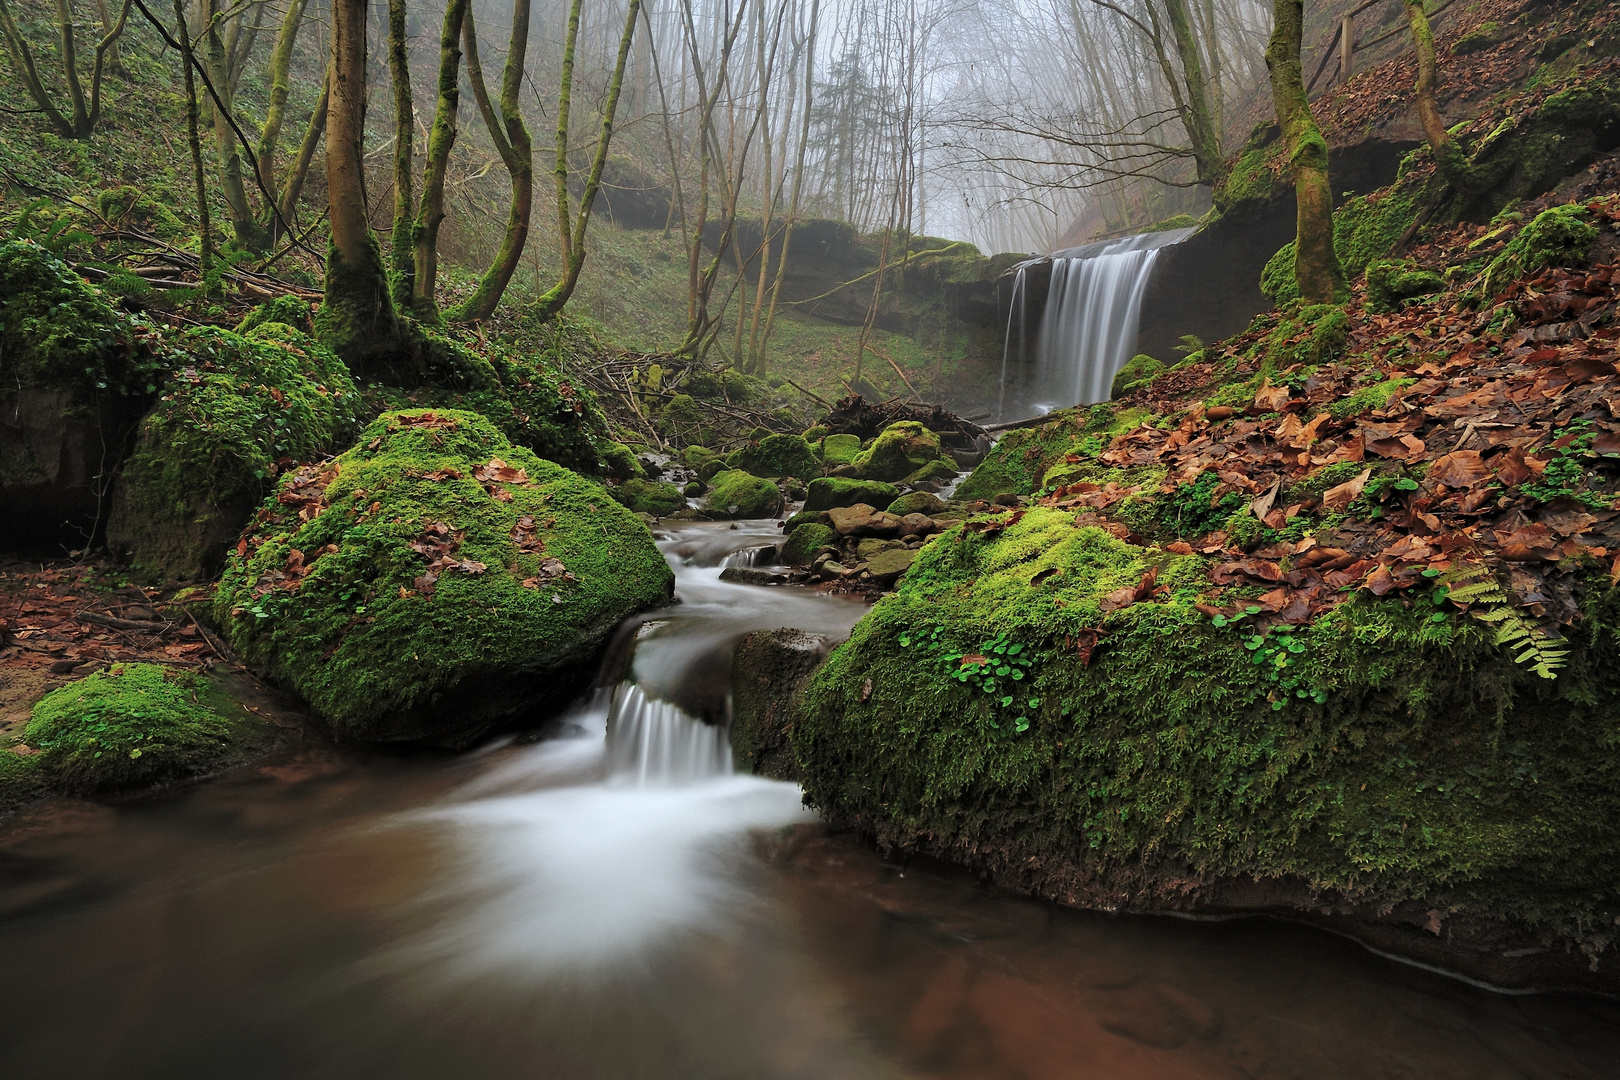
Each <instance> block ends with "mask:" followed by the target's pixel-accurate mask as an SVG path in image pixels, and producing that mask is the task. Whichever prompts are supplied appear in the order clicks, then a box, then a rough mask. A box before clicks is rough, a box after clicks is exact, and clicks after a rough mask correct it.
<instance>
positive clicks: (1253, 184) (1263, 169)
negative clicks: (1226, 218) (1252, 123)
mask: <svg viewBox="0 0 1620 1080" xmlns="http://www.w3.org/2000/svg"><path fill="white" fill-rule="evenodd" d="M1282 153H1283V148H1282V146H1281V144H1280V143H1278V142H1270V143H1267V144H1265V145H1262V146H1253V145H1251V146H1250V147H1249V148H1247V149H1245V150H1244V152H1243V153H1242V154H1241V155H1240V156H1239V157H1238V159H1237V161H1236V162H1235V163H1234V164H1233V165H1232V171H1231V172H1230V173H1228V174H1227V176H1226V181H1225V182H1224V183H1223V184H1222V185H1221V187H1220V189H1219V190H1218V191H1217V192H1216V193H1215V207H1216V209H1218V210H1219V211H1220V212H1221V213H1222V214H1229V213H1232V212H1234V211H1241V210H1244V209H1247V208H1249V207H1250V206H1252V205H1254V204H1256V203H1261V202H1264V201H1265V200H1267V199H1269V198H1271V195H1272V192H1273V190H1274V189H1275V188H1276V187H1277V185H1278V180H1277V171H1276V169H1275V168H1274V166H1276V165H1277V164H1278V161H1279V159H1280V158H1281V157H1282Z"/></svg>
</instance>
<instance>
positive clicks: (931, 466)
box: [900, 458, 958, 486]
mask: <svg viewBox="0 0 1620 1080" xmlns="http://www.w3.org/2000/svg"><path fill="white" fill-rule="evenodd" d="M957 472H958V469H957V467H956V462H954V461H952V460H950V459H949V458H935V459H934V460H933V461H930V462H929V463H928V464H926V465H924V466H923V467H922V468H920V469H918V470H917V471H916V472H913V473H909V474H907V475H906V476H905V477H904V478H902V480H901V481H900V482H901V483H903V484H912V485H918V484H934V485H936V486H937V485H939V484H942V483H944V482H945V481H947V480H950V479H953V478H954V477H955V476H956V474H957Z"/></svg>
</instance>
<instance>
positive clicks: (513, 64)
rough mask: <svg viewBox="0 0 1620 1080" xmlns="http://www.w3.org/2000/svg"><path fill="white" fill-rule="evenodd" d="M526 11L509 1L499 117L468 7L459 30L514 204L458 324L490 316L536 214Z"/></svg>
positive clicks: (567, 54)
mask: <svg viewBox="0 0 1620 1080" xmlns="http://www.w3.org/2000/svg"><path fill="white" fill-rule="evenodd" d="M579 6H580V0H574V4H573V7H572V9H571V11H570V14H569V17H568V25H569V27H570V28H571V29H570V31H569V42H570V44H569V45H568V46H567V47H566V48H565V50H564V54H563V71H564V73H565V74H564V79H565V80H566V79H567V78H568V77H569V75H570V74H571V73H572V71H573V55H572V53H573V45H572V42H573V37H574V35H575V34H576V33H577V32H578V26H579ZM530 7H531V2H530V0H512V36H511V37H510V38H509V39H508V40H507V46H506V64H505V66H504V67H503V68H502V69H501V101H500V112H499V114H497V113H496V111H495V106H494V104H493V103H491V101H490V98H489V89H488V88H487V87H486V86H485V84H484V69H483V65H482V64H480V63H479V61H478V29H477V26H476V24H475V23H474V20H473V14H472V11H471V9H470V7H469V10H468V12H467V15H466V20H465V22H464V23H463V27H462V37H463V38H465V40H466V47H467V81H468V82H470V83H472V90H473V97H474V98H475V99H477V101H478V111H479V112H480V113H481V114H482V115H483V117H484V126H485V127H487V128H488V129H489V138H490V141H491V142H493V143H494V144H495V151H496V153H498V154H500V156H501V161H502V162H503V163H504V164H505V165H506V171H507V173H508V174H509V175H510V176H511V177H512V204H511V209H510V210H509V211H508V213H507V215H506V232H505V234H504V235H503V236H502V237H501V246H500V250H498V251H497V252H496V253H495V258H494V260H493V261H492V262H491V263H490V265H489V269H487V270H485V271H484V276H483V277H481V278H479V280H478V287H477V288H475V289H474V290H473V293H472V295H471V296H469V297H467V300H466V302H465V303H463V304H462V305H461V306H459V307H457V308H456V309H455V310H453V311H452V312H450V316H449V317H450V318H451V319H452V320H454V321H456V322H479V321H482V320H484V319H487V318H489V317H490V316H491V315H492V314H494V312H495V308H496V305H498V304H499V303H500V302H501V295H502V294H503V293H505V292H506V286H507V285H508V284H509V283H510V282H511V280H512V275H513V274H514V273H515V272H516V271H517V265H518V260H519V259H521V258H522V257H523V248H524V246H525V245H526V244H527V243H528V241H529V218H530V215H531V214H532V212H533V210H534V143H533V141H532V140H531V139H530V138H529V129H528V127H527V125H525V124H524V123H523V111H522V108H521V105H520V102H519V93H520V91H521V90H522V88H523V69H524V63H525V60H526V58H527V55H528V49H529V10H530Z"/></svg>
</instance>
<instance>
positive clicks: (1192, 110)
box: [1164, 0, 1226, 187]
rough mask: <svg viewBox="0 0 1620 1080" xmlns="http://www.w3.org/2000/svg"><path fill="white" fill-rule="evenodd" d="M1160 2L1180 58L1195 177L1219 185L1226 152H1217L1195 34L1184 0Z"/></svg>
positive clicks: (1213, 122)
mask: <svg viewBox="0 0 1620 1080" xmlns="http://www.w3.org/2000/svg"><path fill="white" fill-rule="evenodd" d="M1164 6H1165V10H1166V11H1167V12H1168V13H1169V15H1170V31H1171V33H1172V34H1173V35H1174V37H1175V39H1176V53H1177V55H1179V56H1180V58H1181V70H1182V74H1183V78H1184V79H1185V80H1186V83H1187V96H1186V109H1185V112H1186V116H1185V121H1186V124H1185V126H1186V128H1187V135H1188V137H1189V138H1191V139H1192V145H1193V155H1194V157H1195V159H1196V160H1197V162H1198V179H1199V181H1200V182H1202V183H1205V184H1208V185H1209V186H1210V187H1219V186H1220V185H1221V183H1222V182H1223V181H1224V180H1225V179H1226V155H1225V154H1223V153H1221V140H1220V137H1219V135H1218V134H1217V130H1216V126H1215V115H1214V111H1213V110H1212V109H1211V108H1210V103H1209V87H1208V84H1207V83H1206V82H1205V81H1204V62H1203V57H1202V56H1200V55H1199V52H1198V38H1197V36H1196V35H1195V34H1194V33H1193V28H1192V21H1191V20H1190V19H1189V18H1188V16H1187V5H1186V2H1185V0H1164Z"/></svg>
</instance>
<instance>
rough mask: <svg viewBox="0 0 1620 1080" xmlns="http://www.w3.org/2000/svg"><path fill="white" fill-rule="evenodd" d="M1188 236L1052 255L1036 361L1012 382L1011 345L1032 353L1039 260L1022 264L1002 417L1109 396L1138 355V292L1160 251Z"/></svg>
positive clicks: (1006, 346)
mask: <svg viewBox="0 0 1620 1080" xmlns="http://www.w3.org/2000/svg"><path fill="white" fill-rule="evenodd" d="M1192 233H1193V230H1192V229H1168V230H1165V231H1163V232H1152V233H1143V234H1142V235H1140V236H1127V237H1124V238H1122V239H1119V240H1108V241H1103V242H1101V243H1096V244H1087V245H1085V246H1084V247H1077V248H1067V249H1065V250H1063V251H1058V252H1055V253H1053V254H1052V255H1051V256H1050V263H1051V272H1052V273H1051V281H1050V283H1049V284H1048V286H1047V290H1046V303H1045V305H1044V307H1043V308H1042V310H1041V320H1040V325H1039V327H1038V328H1037V330H1036V333H1035V335H1034V342H1033V344H1034V349H1033V354H1032V355H1033V359H1034V365H1033V367H1032V368H1031V369H1030V371H1029V372H1028V374H1027V375H1026V376H1025V377H1024V378H1023V379H1021V380H1018V379H1013V380H1009V372H1008V360H1009V358H1010V354H1011V353H1012V350H1013V348H1014V342H1015V341H1016V342H1017V348H1018V350H1019V352H1020V355H1024V354H1027V353H1029V345H1030V341H1029V338H1030V333H1029V327H1028V308H1029V281H1028V277H1029V273H1030V271H1031V270H1032V269H1033V268H1034V266H1035V265H1037V262H1036V261H1032V262H1030V263H1025V264H1023V265H1021V266H1019V267H1018V269H1017V271H1016V273H1015V275H1014V279H1013V291H1012V294H1011V304H1010V309H1009V315H1008V322H1007V333H1006V340H1005V342H1004V343H1003V354H1002V376H1001V406H1000V411H1001V412H1002V414H1003V416H1004V418H1007V414H1008V413H1009V410H1010V412H1012V413H1017V414H1018V415H1019V416H1027V415H1031V414H1036V415H1039V414H1041V413H1046V412H1050V411H1051V410H1053V409H1058V408H1067V407H1068V406H1070V405H1088V404H1090V403H1092V402H1095V401H1107V400H1108V398H1109V388H1110V387H1111V386H1112V384H1113V381H1114V376H1115V375H1116V374H1117V373H1118V372H1119V369H1120V368H1121V367H1123V366H1124V364H1125V361H1127V360H1129V359H1130V358H1131V357H1132V356H1133V355H1135V352H1136V335H1137V330H1138V328H1139V327H1140V326H1141V323H1142V296H1143V294H1144V293H1145V292H1146V291H1147V284H1148V280H1149V278H1150V277H1151V276H1152V274H1153V265H1154V263H1155V261H1157V259H1158V257H1159V250H1160V249H1161V248H1165V247H1168V246H1170V245H1171V244H1178V243H1180V242H1181V241H1183V240H1185V239H1186V238H1187V237H1189V236H1191V235H1192ZM1045 261H1046V260H1038V262H1045Z"/></svg>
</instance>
